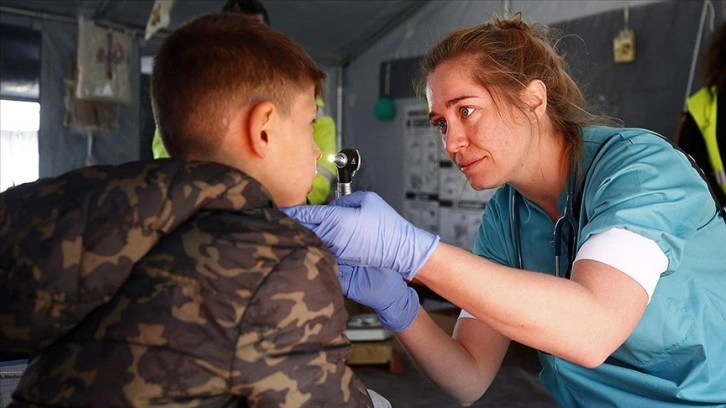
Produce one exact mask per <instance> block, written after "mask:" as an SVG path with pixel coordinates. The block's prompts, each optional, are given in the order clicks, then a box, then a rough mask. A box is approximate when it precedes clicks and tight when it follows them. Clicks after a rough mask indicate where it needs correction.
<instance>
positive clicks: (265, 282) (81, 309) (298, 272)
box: [0, 160, 371, 407]
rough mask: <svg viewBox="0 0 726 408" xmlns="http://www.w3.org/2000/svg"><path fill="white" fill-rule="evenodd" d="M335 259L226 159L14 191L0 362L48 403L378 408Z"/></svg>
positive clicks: (100, 169)
mask: <svg viewBox="0 0 726 408" xmlns="http://www.w3.org/2000/svg"><path fill="white" fill-rule="evenodd" d="M335 273H336V269H335V260H334V259H333V257H332V255H331V254H330V253H329V252H328V251H327V250H326V249H325V247H324V245H323V244H322V243H321V242H320V241H319V240H318V238H317V237H315V235H314V234H313V233H312V232H310V231H309V230H307V229H305V228H303V227H301V226H299V224H297V223H296V222H295V221H293V220H292V219H290V218H288V217H287V216H285V215H284V214H283V213H282V212H280V211H279V210H278V209H277V208H276V207H275V206H274V204H273V203H272V201H271V199H270V197H269V196H268V194H267V193H266V192H265V190H264V189H263V188H262V186H261V185H260V184H259V183H258V182H257V181H255V180H254V179H252V178H250V177H248V176H246V175H245V174H243V173H241V172H239V171H237V170H234V169H231V168H228V167H225V166H221V165H217V164H210V163H206V164H205V163H193V164H189V163H182V162H177V161H172V160H158V161H154V162H136V163H128V164H124V165H121V166H96V167H89V168H83V169H80V170H76V171H73V172H70V173H67V174H65V175H63V176H60V177H57V178H52V179H43V180H39V181H37V182H34V183H29V184H24V185H21V186H18V187H14V188H11V189H9V190H8V191H6V192H5V193H3V194H0V359H1V358H8V357H12V358H18V357H21V356H28V357H29V365H28V368H27V370H26V372H25V373H24V375H23V378H22V379H21V382H20V384H19V385H18V388H17V389H16V392H15V393H14V394H13V398H14V400H15V404H17V405H43V406H51V405H54V406H57V405H63V406H149V405H174V406H179V405H183V406H255V407H282V406H294V407H302V406H309V407H332V406H354V407H355V406H370V404H371V402H370V399H369V397H368V394H367V392H366V389H365V387H364V386H363V384H362V383H361V382H360V380H359V379H358V378H357V377H356V376H355V374H354V373H353V372H352V370H351V369H350V367H348V366H347V365H346V361H347V358H348V353H349V351H350V343H349V342H348V340H347V339H346V338H345V337H344V336H343V334H342V333H343V330H344V328H345V324H346V320H347V313H346V312H345V308H344V303H343V296H342V293H341V290H340V287H339V285H338V281H337V278H336V275H335Z"/></svg>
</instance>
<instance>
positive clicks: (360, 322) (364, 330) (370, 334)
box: [344, 313, 393, 341]
mask: <svg viewBox="0 0 726 408" xmlns="http://www.w3.org/2000/svg"><path fill="white" fill-rule="evenodd" d="M344 333H345V335H346V336H347V337H348V339H350V341H381V340H386V339H388V338H390V337H391V336H392V335H393V333H392V332H391V331H390V330H388V329H386V328H384V327H383V326H382V325H381V322H380V320H378V316H376V315H375V313H362V314H356V315H352V316H351V317H350V319H348V328H347V329H346V330H345V332H344Z"/></svg>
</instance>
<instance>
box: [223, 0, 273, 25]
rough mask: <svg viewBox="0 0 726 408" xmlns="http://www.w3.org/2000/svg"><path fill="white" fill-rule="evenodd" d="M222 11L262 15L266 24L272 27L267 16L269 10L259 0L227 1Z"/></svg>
mask: <svg viewBox="0 0 726 408" xmlns="http://www.w3.org/2000/svg"><path fill="white" fill-rule="evenodd" d="M222 11H225V12H232V13H244V14H262V19H263V20H264V21H265V24H266V25H267V26H268V27H269V26H270V16H269V15H267V9H266V8H265V6H263V5H262V3H260V2H259V1H257V0H227V2H226V3H224V6H223V7H222Z"/></svg>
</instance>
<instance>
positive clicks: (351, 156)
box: [333, 149, 360, 198]
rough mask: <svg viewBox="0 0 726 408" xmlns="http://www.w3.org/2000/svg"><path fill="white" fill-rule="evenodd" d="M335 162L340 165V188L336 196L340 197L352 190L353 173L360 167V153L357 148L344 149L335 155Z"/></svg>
mask: <svg viewBox="0 0 726 408" xmlns="http://www.w3.org/2000/svg"><path fill="white" fill-rule="evenodd" d="M333 163H335V166H336V167H338V188H337V189H336V190H335V198H340V197H342V196H344V195H348V194H350V193H351V192H352V190H351V186H350V185H351V181H352V180H353V175H354V174H355V172H356V171H358V169H360V153H358V150H357V149H343V150H341V151H340V152H338V154H336V155H335V158H334V159H333Z"/></svg>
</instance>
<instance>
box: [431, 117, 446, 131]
mask: <svg viewBox="0 0 726 408" xmlns="http://www.w3.org/2000/svg"><path fill="white" fill-rule="evenodd" d="M431 124H432V125H433V126H434V127H436V128H438V129H439V132H441V133H442V134H444V133H446V121H445V120H437V121H434V122H431Z"/></svg>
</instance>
